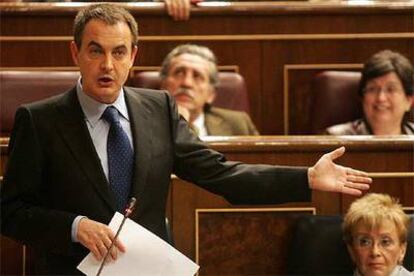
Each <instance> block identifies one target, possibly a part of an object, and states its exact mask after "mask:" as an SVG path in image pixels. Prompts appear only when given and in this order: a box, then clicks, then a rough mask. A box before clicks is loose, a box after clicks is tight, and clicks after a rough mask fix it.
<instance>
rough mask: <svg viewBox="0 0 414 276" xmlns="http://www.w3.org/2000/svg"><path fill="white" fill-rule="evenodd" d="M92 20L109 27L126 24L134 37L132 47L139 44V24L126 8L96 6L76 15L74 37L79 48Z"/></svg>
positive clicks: (90, 6) (110, 5)
mask: <svg viewBox="0 0 414 276" xmlns="http://www.w3.org/2000/svg"><path fill="white" fill-rule="evenodd" d="M92 19H97V20H101V21H103V22H105V23H106V24H108V25H115V24H116V23H118V22H125V23H126V24H127V25H128V27H129V29H130V31H131V35H132V46H134V45H137V43H138V24H137V22H136V21H135V19H134V17H133V16H132V15H131V14H130V13H129V12H128V11H127V10H126V9H124V8H122V7H120V6H116V5H113V4H95V5H89V6H87V7H86V8H85V9H82V10H80V11H79V12H78V14H77V15H76V18H75V21H74V24H73V37H74V39H75V43H76V46H77V47H78V48H80V47H81V45H82V35H83V31H84V30H85V26H86V24H88V22H89V21H90V20H92Z"/></svg>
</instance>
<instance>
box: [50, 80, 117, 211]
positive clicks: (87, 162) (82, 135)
mask: <svg viewBox="0 0 414 276" xmlns="http://www.w3.org/2000/svg"><path fill="white" fill-rule="evenodd" d="M57 109H58V112H57V116H58V118H57V122H58V124H57V128H58V129H59V132H60V134H61V135H62V137H63V139H64V141H65V143H66V144H67V146H68V147H69V148H70V151H71V152H72V154H73V156H74V158H75V159H76V160H77V162H78V164H79V166H80V168H81V169H82V170H83V172H84V173H85V174H86V175H87V177H88V179H89V180H90V182H91V183H92V185H94V186H95V189H96V191H97V193H98V194H99V195H100V196H101V197H102V199H103V201H104V202H105V203H106V204H107V205H108V207H110V208H111V209H112V210H113V211H115V210H116V208H115V201H114V199H113V196H112V193H111V191H110V189H109V185H108V182H107V180H106V177H105V174H104V172H103V169H102V166H101V163H100V160H99V157H98V154H97V152H96V150H95V147H94V145H93V142H92V139H91V137H90V134H89V131H88V128H87V126H86V123H85V119H84V115H83V112H82V109H81V107H80V104H79V101H78V98H77V95H76V88H74V89H72V90H71V91H69V92H68V93H66V94H65V95H64V97H63V98H62V99H61V101H60V102H58V104H57Z"/></svg>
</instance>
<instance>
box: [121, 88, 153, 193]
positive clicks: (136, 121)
mask: <svg viewBox="0 0 414 276" xmlns="http://www.w3.org/2000/svg"><path fill="white" fill-rule="evenodd" d="M124 91H125V99H126V103H127V106H128V110H129V118H130V120H131V131H132V136H133V142H134V151H135V152H134V154H135V159H134V160H135V164H134V176H133V181H132V195H134V196H135V197H137V199H138V200H140V198H141V197H142V193H143V191H144V188H145V185H146V184H147V183H146V179H147V174H148V166H149V163H150V159H151V145H152V142H151V141H152V139H151V137H152V128H151V124H150V121H149V118H151V116H150V115H151V111H150V109H149V108H148V107H147V106H146V104H145V102H144V101H143V99H142V97H141V96H140V95H139V93H137V92H135V91H133V90H132V89H130V88H128V87H124Z"/></svg>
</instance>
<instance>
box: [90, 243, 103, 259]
mask: <svg viewBox="0 0 414 276" xmlns="http://www.w3.org/2000/svg"><path fill="white" fill-rule="evenodd" d="M90 250H91V252H92V254H93V256H94V257H95V259H96V260H97V261H100V260H102V258H103V256H102V255H101V252H100V250H99V248H98V246H96V245H94V246H92V247H91V248H90Z"/></svg>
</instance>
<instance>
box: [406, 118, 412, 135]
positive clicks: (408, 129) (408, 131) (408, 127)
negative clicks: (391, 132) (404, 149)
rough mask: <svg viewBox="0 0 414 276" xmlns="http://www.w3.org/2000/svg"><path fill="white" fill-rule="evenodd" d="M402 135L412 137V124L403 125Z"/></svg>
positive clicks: (408, 122)
mask: <svg viewBox="0 0 414 276" xmlns="http://www.w3.org/2000/svg"><path fill="white" fill-rule="evenodd" d="M404 133H405V134H407V135H414V122H410V121H407V122H406V124H405V125H404Z"/></svg>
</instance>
